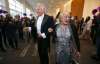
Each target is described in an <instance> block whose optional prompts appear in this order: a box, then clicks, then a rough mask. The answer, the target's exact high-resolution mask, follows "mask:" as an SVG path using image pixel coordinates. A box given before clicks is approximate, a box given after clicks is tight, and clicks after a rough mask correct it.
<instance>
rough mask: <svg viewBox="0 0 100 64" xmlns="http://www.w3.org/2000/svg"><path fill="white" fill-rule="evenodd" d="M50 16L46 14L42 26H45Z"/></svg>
mask: <svg viewBox="0 0 100 64" xmlns="http://www.w3.org/2000/svg"><path fill="white" fill-rule="evenodd" d="M47 19H48V16H47V15H44V18H43V21H42V25H41V28H42V27H43V25H44V24H45V23H46V22H47Z"/></svg>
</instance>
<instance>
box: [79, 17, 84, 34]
mask: <svg viewBox="0 0 100 64" xmlns="http://www.w3.org/2000/svg"><path fill="white" fill-rule="evenodd" d="M83 23H84V18H83V17H82V18H81V21H80V34H81V33H82V32H83Z"/></svg>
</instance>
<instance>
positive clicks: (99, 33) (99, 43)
mask: <svg viewBox="0 0 100 64" xmlns="http://www.w3.org/2000/svg"><path fill="white" fill-rule="evenodd" d="M95 42H96V55H93V56H92V59H94V60H97V61H98V60H100V7H98V8H97V13H96V17H95Z"/></svg>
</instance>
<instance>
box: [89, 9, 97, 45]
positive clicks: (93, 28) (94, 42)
mask: <svg viewBox="0 0 100 64" xmlns="http://www.w3.org/2000/svg"><path fill="white" fill-rule="evenodd" d="M96 12H97V10H96V9H94V10H93V11H92V14H93V19H92V26H91V33H90V35H91V39H92V42H93V44H94V45H95V44H96V41H95V29H96V26H95V24H96V15H95V14H96Z"/></svg>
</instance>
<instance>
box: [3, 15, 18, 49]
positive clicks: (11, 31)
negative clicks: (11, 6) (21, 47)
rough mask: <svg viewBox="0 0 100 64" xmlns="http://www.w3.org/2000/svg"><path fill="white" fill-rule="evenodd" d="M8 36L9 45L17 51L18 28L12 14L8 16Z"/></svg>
mask: <svg viewBox="0 0 100 64" xmlns="http://www.w3.org/2000/svg"><path fill="white" fill-rule="evenodd" d="M5 19H6V36H7V40H8V42H9V45H10V46H11V47H12V48H13V49H17V48H18V40H17V37H16V35H17V27H16V25H15V24H14V19H13V18H12V17H11V15H10V14H7V15H6V18H5Z"/></svg>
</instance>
